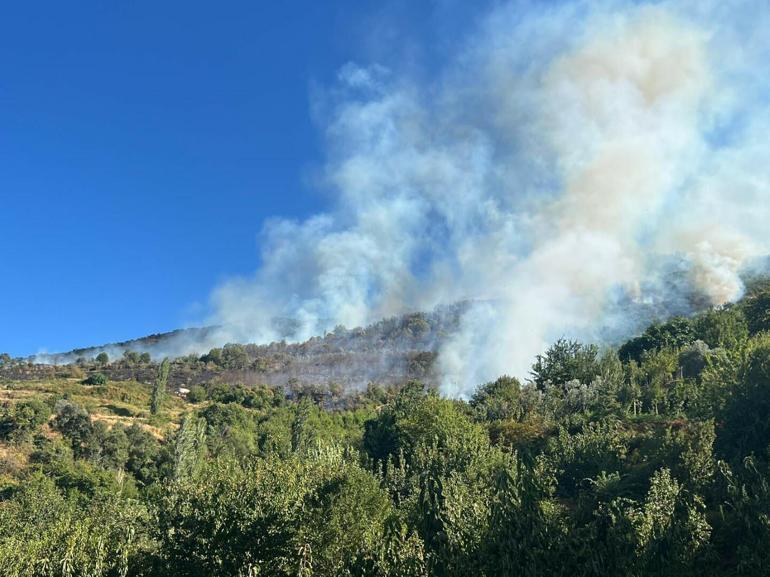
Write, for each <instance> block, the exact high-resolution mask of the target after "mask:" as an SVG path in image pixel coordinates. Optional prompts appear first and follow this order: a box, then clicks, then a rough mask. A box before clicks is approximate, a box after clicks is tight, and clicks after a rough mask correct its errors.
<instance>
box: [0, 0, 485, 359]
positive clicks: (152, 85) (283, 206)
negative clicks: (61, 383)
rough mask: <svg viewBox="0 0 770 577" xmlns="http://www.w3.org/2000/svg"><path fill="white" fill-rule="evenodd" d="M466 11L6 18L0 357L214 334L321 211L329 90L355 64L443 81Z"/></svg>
mask: <svg viewBox="0 0 770 577" xmlns="http://www.w3.org/2000/svg"><path fill="white" fill-rule="evenodd" d="M463 4H464V3H462V2H454V1H451V0H444V1H438V0H437V1H428V0H426V1H424V2H421V1H419V0H418V1H412V2H407V1H398V2H382V1H369V0H334V1H328V2H327V1H324V2H318V1H297V2H259V1H233V2H217V3H215V2H196V1H190V0H185V1H163V2H157V1H155V2H151V1H136V2H96V1H94V2H77V1H76V2H61V1H46V2H6V3H4V5H3V7H2V8H0V254H2V261H1V265H0V266H2V268H0V270H1V271H2V272H1V273H0V301H1V302H2V314H0V352H9V353H11V354H12V355H27V354H31V353H34V352H37V351H39V350H43V349H45V350H48V351H59V350H67V349H70V348H73V347H76V346H84V345H90V344H98V343H103V342H110V341H116V340H122V339H127V338H132V337H136V336H141V335H145V334H148V333H153V332H161V331H166V330H171V329H174V328H178V327H179V326H183V325H189V324H191V323H192V324H195V322H196V320H200V319H203V318H205V317H206V312H207V308H206V307H207V301H208V297H209V294H210V292H211V290H212V288H214V287H215V286H216V285H217V283H218V282H220V281H221V280H223V279H225V278H228V277H231V276H233V275H242V274H250V273H251V272H252V271H254V270H255V269H256V267H257V265H258V257H257V254H258V246H257V233H258V231H259V229H260V227H261V224H262V222H263V220H264V219H265V218H268V217H270V216H273V215H278V216H284V217H296V218H303V217H305V216H308V215H309V214H312V213H314V212H316V211H318V210H319V209H322V208H323V205H324V196H323V194H322V193H320V192H319V191H317V190H314V189H313V187H312V186H310V185H308V184H307V183H308V178H307V175H308V174H309V173H312V171H313V169H314V168H315V167H318V166H319V165H320V164H321V163H322V162H323V149H322V146H321V142H320V131H319V129H318V127H317V126H315V125H314V124H313V120H312V118H311V113H310V95H311V92H312V90H313V86H328V85H330V84H331V82H333V79H334V77H335V74H336V72H337V70H338V69H339V68H340V67H341V66H342V65H343V64H345V63H346V62H348V61H356V62H359V63H362V64H369V63H371V62H373V61H382V60H388V59H390V60H400V61H401V62H402V63H404V62H407V63H411V64H414V65H415V66H416V67H418V68H419V67H420V66H422V67H425V69H426V70H428V71H429V70H430V68H431V66H432V62H434V61H435V60H436V59H437V58H440V55H441V52H442V49H443V47H444V46H445V44H446V43H447V42H452V41H453V39H454V37H455V32H456V30H457V29H459V27H461V26H462V25H463V21H464V19H465V18H466V17H467V16H468V14H467V13H466V12H467V10H470V9H466V8H462V5H463ZM386 64H387V62H386Z"/></svg>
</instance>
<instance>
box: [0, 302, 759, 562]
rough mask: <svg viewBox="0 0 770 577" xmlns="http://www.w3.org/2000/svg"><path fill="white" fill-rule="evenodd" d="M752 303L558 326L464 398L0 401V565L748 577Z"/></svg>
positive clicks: (755, 350)
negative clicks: (132, 409) (529, 361)
mask: <svg viewBox="0 0 770 577" xmlns="http://www.w3.org/2000/svg"><path fill="white" fill-rule="evenodd" d="M767 302H770V301H768V300H767V299H766V298H765V297H764V296H762V294H760V295H750V297H749V298H748V299H747V301H746V302H745V303H742V304H741V305H739V306H736V307H730V308H726V309H720V310H714V311H709V312H707V313H705V314H703V315H700V316H698V317H697V318H695V319H674V320H672V321H669V322H668V323H665V324H663V325H656V326H653V327H650V328H649V329H648V330H647V331H645V333H644V334H643V335H641V336H640V337H638V338H635V339H632V340H631V341H629V342H628V343H626V344H624V345H623V346H622V347H621V348H620V349H619V351H613V350H607V351H600V350H599V349H597V348H596V347H593V346H590V345H584V344H581V343H575V342H570V341H559V342H557V343H556V344H555V345H554V346H553V347H552V348H551V349H549V350H548V351H546V352H545V353H544V354H543V355H542V356H540V357H538V358H537V359H536V361H535V363H534V365H533V374H532V381H531V382H529V383H521V382H520V381H518V380H517V379H513V378H510V377H501V378H500V379H498V380H497V381H494V382H492V383H488V384H486V385H483V386H482V387H480V388H479V389H478V390H477V391H476V393H475V394H474V396H473V397H472V398H471V399H470V400H469V401H467V402H466V401H460V400H451V399H445V398H441V397H440V396H439V395H437V394H436V393H435V392H434V391H431V390H427V389H426V388H425V387H423V386H422V385H421V384H419V383H417V382H411V383H408V384H406V385H405V386H403V387H401V388H400V390H399V391H398V392H393V391H386V390H382V389H380V388H378V387H376V386H371V387H370V388H369V390H368V391H367V393H366V394H362V395H359V396H358V397H356V398H355V399H353V400H351V401H350V402H348V403H347V404H346V405H345V408H339V407H338V408H329V407H324V406H323V403H322V402H320V401H319V400H318V399H314V397H313V396H312V395H310V394H308V395H305V396H301V397H299V398H284V397H283V396H281V395H279V394H277V392H276V391H275V390H274V389H268V388H247V387H240V386H232V387H228V386H224V385H221V384H219V385H212V386H209V387H199V388H198V389H196V390H195V391H191V392H194V394H193V395H192V398H191V399H189V402H188V405H187V407H186V412H185V413H184V415H183V417H181V419H180V420H178V421H177V422H175V423H173V426H172V425H171V424H170V425H169V426H167V427H166V429H165V435H164V436H163V438H159V437H158V436H157V435H156V434H153V433H152V432H151V430H150V429H148V424H147V423H151V422H155V421H152V419H158V418H161V417H162V412H163V405H162V403H161V400H162V399H161V397H162V394H161V393H162V391H161V390H160V387H158V386H157V383H156V386H155V389H156V391H155V395H152V394H151V392H150V389H149V387H148V390H147V391H146V392H145V393H144V396H143V397H142V398H144V399H147V400H148V404H149V402H152V401H153V400H154V403H153V404H154V405H155V409H156V411H155V412H157V413H159V414H157V415H152V416H150V417H148V419H149V420H148V421H147V423H143V422H141V421H140V420H138V419H136V420H135V422H134V423H133V424H130V425H129V424H114V425H107V424H105V423H104V422H103V420H101V419H97V418H96V417H97V415H96V414H93V413H90V412H89V410H88V409H87V408H86V407H84V406H83V405H81V404H79V403H78V402H76V401H74V400H73V399H72V398H56V397H55V396H52V395H48V396H46V395H43V394H40V395H39V396H38V397H26V398H23V399H21V400H18V401H15V402H13V403H7V404H6V406H5V407H4V408H3V409H1V410H0V449H2V451H3V452H2V453H0V575H7V576H14V577H15V576H22V575H24V576H26V575H41V576H49V575H50V576H75V575H89V576H90V575H93V576H96V575H116V576H118V575H120V576H124V575H135V576H160V575H179V576H183V577H184V576H190V577H192V576H233V577H236V576H256V575H260V576H275V577H278V576H287V577H288V576H311V575H317V576H330V577H331V576H344V575H348V576H364V575H372V576H382V577H391V576H393V577H395V576H399V577H401V576H404V577H406V576H415V577H419V576H429V575H430V576H438V577H443V576H446V577H449V576H465V575H468V576H487V577H493V576H506V575H511V576H513V575H516V576H519V575H521V576H532V577H535V576H542V575H549V576H551V575H553V576H561V575H563V576H597V577H598V576H605V575H613V576H645V575H661V576H668V575H670V576H674V575H676V576H688V575H699V576H712V575H713V576H727V575H764V574H766V571H767V569H766V568H767V567H768V566H770V523H769V522H768V519H770V335H768V333H767V332H766V331H767V330H768V329H769V328H770V325H768V324H767V318H768V317H769V315H768V314H767V312H768V311H767V307H766V306H765V305H763V304H762V303H767ZM88 386H89V387H94V385H88ZM98 386H104V387H105V389H104V390H111V389H109V386H110V385H105V384H103V383H102V384H101V385H98ZM177 425H178V426H177ZM12 457H13V458H12Z"/></svg>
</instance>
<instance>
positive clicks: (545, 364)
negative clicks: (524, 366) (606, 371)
mask: <svg viewBox="0 0 770 577" xmlns="http://www.w3.org/2000/svg"><path fill="white" fill-rule="evenodd" d="M598 354H599V349H598V347H597V346H596V345H584V344H583V343H580V342H578V341H570V340H566V339H559V340H558V341H556V342H555V343H554V344H553V345H552V346H551V347H550V348H549V349H548V350H547V351H546V352H545V354H544V355H537V359H536V360H535V364H534V365H533V366H532V371H531V374H532V380H533V381H534V383H535V384H536V385H537V387H538V388H539V389H544V388H545V385H546V383H551V384H552V385H564V384H566V383H568V382H570V381H573V380H577V381H579V382H581V383H584V384H590V383H591V382H592V381H593V380H594V378H595V377H596V376H597V375H599V374H600V372H601V369H600V367H599V363H598V361H597V357H598Z"/></svg>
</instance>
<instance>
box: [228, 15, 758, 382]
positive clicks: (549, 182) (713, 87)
mask: <svg viewBox="0 0 770 577" xmlns="http://www.w3.org/2000/svg"><path fill="white" fill-rule="evenodd" d="M769 25H770V7H768V5H767V4H766V3H765V2H762V1H736V2H720V3H717V2H703V1H692V2H690V1H668V2H666V1H664V2H654V3H652V2H649V3H644V2H642V3H639V2H630V1H606V2H602V1H596V2H589V1H584V2H583V1H573V2H561V3H554V2H547V3H546V2H543V3H535V2H513V3H509V4H507V5H503V6H499V7H497V8H495V9H494V10H493V11H491V12H490V13H489V14H487V15H486V17H485V18H483V19H482V21H481V23H480V24H477V25H475V27H474V29H472V30H469V31H467V35H466V37H465V38H463V39H462V40H460V41H458V44H457V46H456V52H455V53H454V54H448V55H446V59H445V62H444V67H443V69H442V70H441V71H440V73H439V74H437V75H436V76H435V77H431V79H430V80H425V79H421V78H415V77H410V76H409V74H400V73H399V70H398V69H397V68H396V67H391V68H390V69H388V68H385V67H383V66H379V65H369V66H360V65H356V64H348V65H346V66H344V67H343V68H342V69H341V71H340V73H339V78H338V85H337V86H335V87H333V89H330V90H329V91H328V92H327V94H325V96H324V101H323V103H322V104H323V105H322V106H321V105H319V108H321V109H323V110H324V111H325V116H324V118H325V138H326V142H327V145H328V146H327V150H328V161H327V163H326V165H325V170H324V174H323V184H324V186H325V187H326V188H328V189H330V190H332V191H333V200H332V203H331V206H330V208H329V210H328V212H325V213H324V214H319V215H317V216H314V217H312V218H310V219H308V220H306V221H302V222H296V221H290V220H282V219H276V220H273V221H270V222H269V223H267V224H266V225H265V227H264V230H263V234H262V255H261V265H260V267H259V269H258V270H257V271H256V273H255V274H254V276H253V277H252V278H247V279H235V280H232V281H230V282H228V283H226V284H224V285H223V286H220V287H219V288H218V289H217V291H216V292H215V295H214V297H213V301H214V303H215V307H216V311H217V312H216V316H215V319H214V320H215V322H216V323H217V324H220V325H223V326H227V327H231V329H229V330H230V333H231V334H230V335H228V336H230V337H231V340H238V341H251V342H264V341H269V340H271V339H273V338H276V336H277V333H276V328H275V323H274V322H273V319H275V318H276V317H279V318H290V319H294V320H295V321H296V323H297V324H296V327H295V328H296V330H295V331H294V334H293V338H295V339H297V340H302V339H304V338H307V337H310V336H312V335H315V334H319V333H322V332H323V331H325V330H329V329H331V328H333V327H334V326H335V325H337V324H343V325H345V326H347V327H354V326H361V325H365V324H367V323H370V322H372V321H375V320H377V319H379V318H382V317H384V316H388V315H392V314H398V313H401V312H404V311H408V310H427V309H431V308H433V307H434V306H436V305H438V304H440V303H452V302H456V301H460V300H465V299H470V300H471V301H472V302H473V303H474V304H472V305H471V306H470V308H469V309H468V311H467V312H466V313H465V315H464V317H463V319H462V322H461V330H460V331H459V332H458V333H457V334H455V335H453V336H451V337H450V338H449V339H448V340H447V341H446V342H445V343H444V344H443V345H442V349H441V350H440V352H439V360H438V362H439V363H440V368H441V371H442V374H443V391H444V392H445V393H446V394H448V395H465V394H467V393H468V392H469V391H471V390H472V389H473V388H474V387H475V386H477V385H478V384H479V383H482V382H484V381H486V380H489V379H493V378H495V377H497V376H498V375H500V374H502V373H510V374H515V375H519V376H524V375H526V373H527V369H528V367H529V366H530V364H531V362H532V360H533V357H534V356H535V355H536V354H537V353H539V352H541V351H542V350H543V349H544V348H545V347H546V346H547V345H548V343H549V342H551V341H553V340H554V339H555V338H558V337H560V336H570V337H576V338H582V339H588V340H593V341H602V340H604V341H606V340H608V339H610V340H611V339H617V338H622V337H624V336H628V335H629V333H631V332H632V331H633V330H635V329H637V328H638V326H639V325H638V324H635V323H641V322H644V321H646V320H649V319H650V318H651V317H653V316H665V315H666V314H673V313H686V312H690V311H691V310H693V309H694V308H695V307H698V306H705V305H718V304H722V303H726V302H729V301H732V300H735V299H736V298H738V297H740V295H741V293H742V290H743V284H742V281H741V274H742V272H743V271H745V269H746V268H747V267H750V266H752V263H754V262H755V261H756V260H757V259H759V258H760V257H762V256H764V255H766V254H768V252H770V250H768V248H769V247H768V245H769V244H770V234H768V232H767V223H768V222H770V220H769V219H768V217H770V146H768V145H767V140H766V139H767V135H768V134H769V133H770V107H769V106H768V104H769V102H768V95H770V89H769V88H768V82H770V81H769V80H768V79H770V70H769V69H768V68H769V66H768V62H769V60H768V56H770V54H769V53H768V52H769V51H768V49H769V48H770V36H768V35H767V33H766V32H767V30H770V27H769Z"/></svg>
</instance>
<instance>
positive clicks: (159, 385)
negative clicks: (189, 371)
mask: <svg viewBox="0 0 770 577" xmlns="http://www.w3.org/2000/svg"><path fill="white" fill-rule="evenodd" d="M170 371H171V361H169V360H168V357H166V358H165V359H163V362H162V363H160V367H158V376H157V377H156V378H155V384H154V385H153V387H152V400H151V401H150V413H152V414H153V415H157V414H158V412H159V411H160V406H161V404H162V403H163V397H164V396H165V394H166V384H167V383H168V374H169V372H170Z"/></svg>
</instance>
